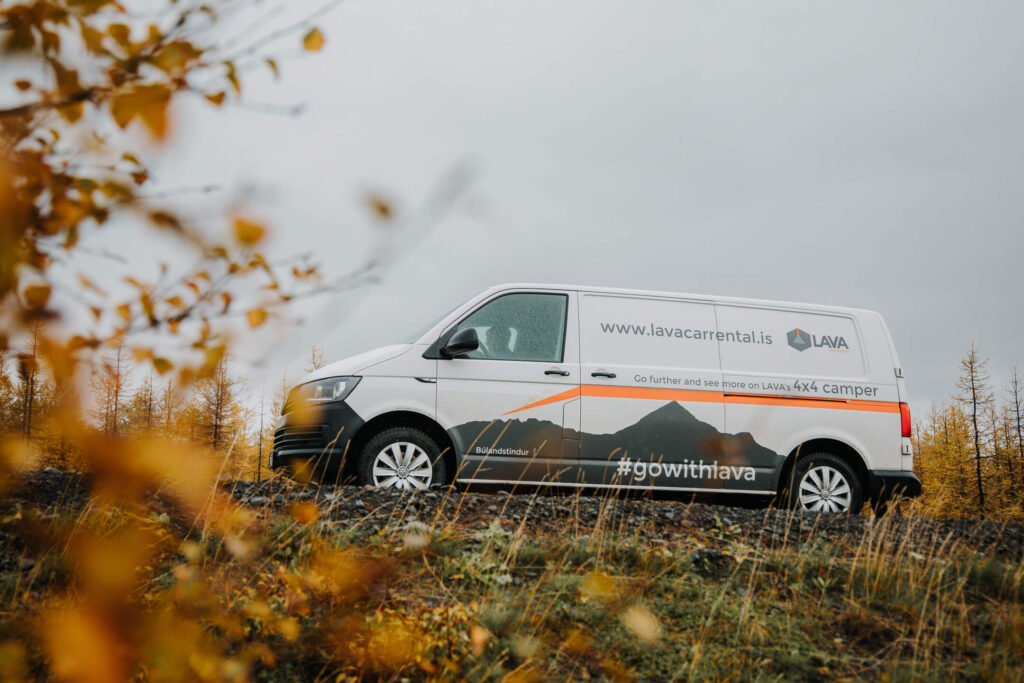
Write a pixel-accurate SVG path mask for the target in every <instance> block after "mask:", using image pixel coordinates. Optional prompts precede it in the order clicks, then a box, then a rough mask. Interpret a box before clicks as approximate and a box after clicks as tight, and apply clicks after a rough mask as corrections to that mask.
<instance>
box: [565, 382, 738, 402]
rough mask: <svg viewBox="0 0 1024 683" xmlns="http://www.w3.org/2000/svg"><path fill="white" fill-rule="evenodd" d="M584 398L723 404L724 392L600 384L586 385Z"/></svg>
mask: <svg viewBox="0 0 1024 683" xmlns="http://www.w3.org/2000/svg"><path fill="white" fill-rule="evenodd" d="M581 389H582V393H583V395H584V396H595V397H597V398H646V399H652V400H655V401H658V400H661V401H686V402H688V403H721V402H722V392H720V391H699V390H696V389H656V388H654V387H609V386H606V385H603V384H601V385H598V384H584V385H583V386H582V387H581Z"/></svg>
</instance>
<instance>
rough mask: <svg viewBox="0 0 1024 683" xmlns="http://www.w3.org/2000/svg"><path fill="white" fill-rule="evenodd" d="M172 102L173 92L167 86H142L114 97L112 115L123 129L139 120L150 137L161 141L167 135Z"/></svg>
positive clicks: (111, 105)
mask: <svg viewBox="0 0 1024 683" xmlns="http://www.w3.org/2000/svg"><path fill="white" fill-rule="evenodd" d="M170 102H171V91H170V89H169V88H168V87H167V86H166V85H161V84H155V85H140V86H137V87H135V88H133V89H130V90H126V91H122V92H120V93H118V94H116V95H114V97H113V98H111V102H110V115H111V116H113V117H114V121H115V122H116V123H117V125H118V126H120V127H121V128H126V127H127V126H128V124H130V123H131V122H132V121H134V120H135V119H139V120H140V121H142V123H143V125H144V126H145V127H146V129H147V130H148V131H149V133H150V135H152V136H153V137H154V138H156V139H158V140H160V139H163V138H164V137H165V136H166V135H167V108H168V105H169V104H170Z"/></svg>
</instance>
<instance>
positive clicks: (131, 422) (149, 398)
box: [124, 372, 159, 436]
mask: <svg viewBox="0 0 1024 683" xmlns="http://www.w3.org/2000/svg"><path fill="white" fill-rule="evenodd" d="M158 399H159V397H158V396H157V391H156V384H155V380H154V377H153V373H152V372H148V373H146V376H145V378H144V379H143V380H142V381H141V382H140V383H139V384H138V386H136V387H135V390H134V391H133V392H132V394H131V398H129V399H128V401H127V402H126V404H125V406H124V423H125V426H126V427H127V429H128V431H129V433H132V434H137V435H141V436H150V435H152V434H153V433H154V430H155V429H156V426H157V420H158V418H159V415H158V409H159V406H158Z"/></svg>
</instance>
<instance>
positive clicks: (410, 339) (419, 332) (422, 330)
mask: <svg viewBox="0 0 1024 683" xmlns="http://www.w3.org/2000/svg"><path fill="white" fill-rule="evenodd" d="M463 303H465V302H460V303H458V304H456V305H455V306H452V307H451V308H449V309H448V310H447V311H445V312H444V314H443V315H435V316H434V317H432V318H430V322H429V323H427V324H425V325H421V326H420V327H419V328H417V329H416V333H415V334H411V335H408V336H406V337H405V338H404V339H403V340H402V343H403V344H414V343H416V342H417V341H419V338H420V337H422V336H423V335H425V334H426V333H427V332H428V331H429V330H430V328H432V327H433V326H434V325H436V324H438V323H439V322H441V321H442V320H444V319H445V318H447V317H448V316H449V315H451V314H452V312H454V311H455V309H457V308H458V307H459V306H461V305H462V304H463Z"/></svg>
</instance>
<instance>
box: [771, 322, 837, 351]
mask: <svg viewBox="0 0 1024 683" xmlns="http://www.w3.org/2000/svg"><path fill="white" fill-rule="evenodd" d="M786 339H787V340H788V341H789V345H790V346H792V347H793V348H794V349H796V350H797V351H806V350H807V349H809V348H811V347H812V346H813V347H815V348H826V349H831V350H832V351H844V350H845V351H849V350H850V346H849V345H848V344H847V343H846V338H845V337H840V336H836V337H830V336H828V335H827V334H823V335H822V336H820V337H818V336H816V335H813V334H811V333H810V332H808V331H807V330H801V329H800V328H799V327H798V328H796V329H795V330H790V331H789V332H787V333H786Z"/></svg>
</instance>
